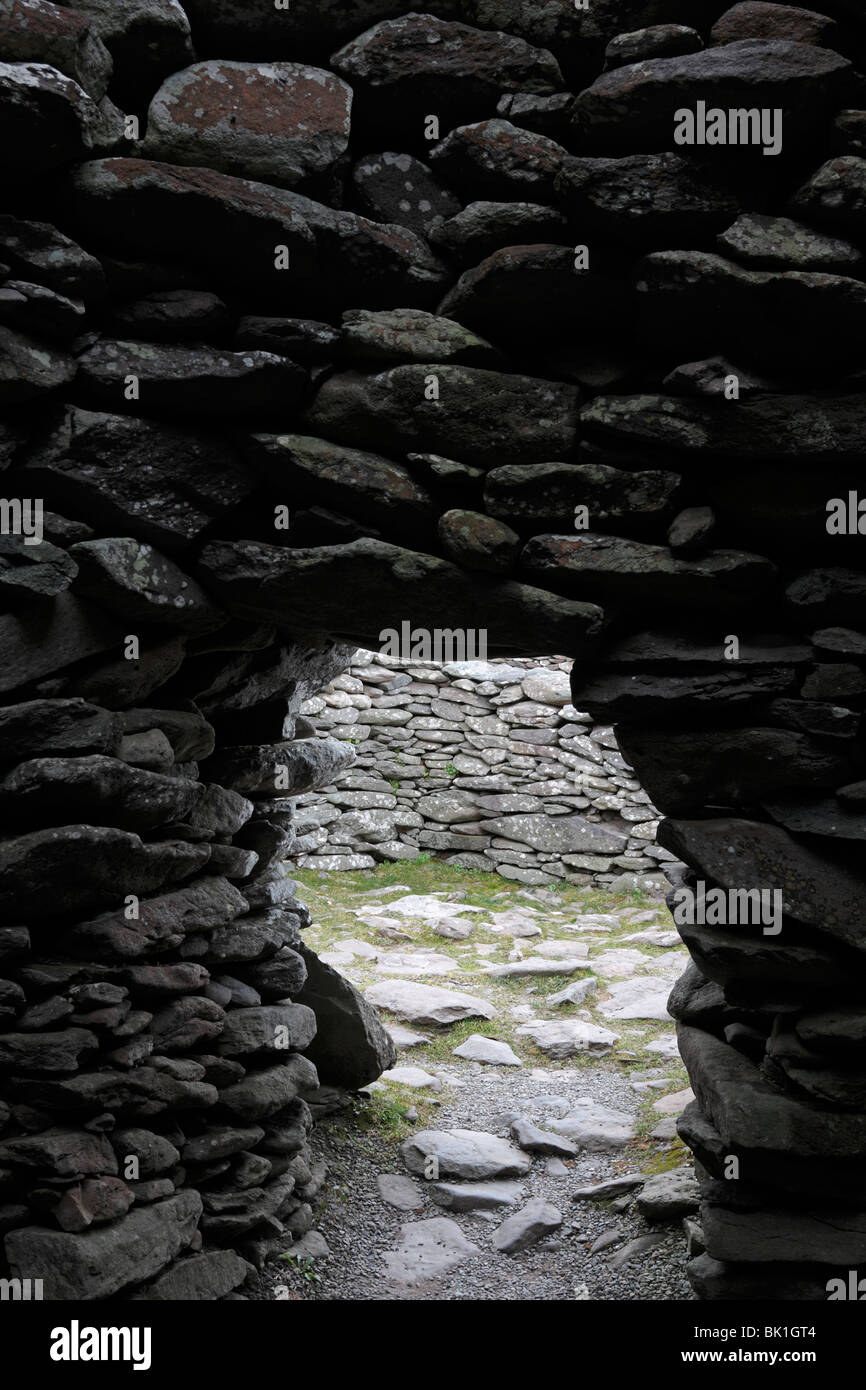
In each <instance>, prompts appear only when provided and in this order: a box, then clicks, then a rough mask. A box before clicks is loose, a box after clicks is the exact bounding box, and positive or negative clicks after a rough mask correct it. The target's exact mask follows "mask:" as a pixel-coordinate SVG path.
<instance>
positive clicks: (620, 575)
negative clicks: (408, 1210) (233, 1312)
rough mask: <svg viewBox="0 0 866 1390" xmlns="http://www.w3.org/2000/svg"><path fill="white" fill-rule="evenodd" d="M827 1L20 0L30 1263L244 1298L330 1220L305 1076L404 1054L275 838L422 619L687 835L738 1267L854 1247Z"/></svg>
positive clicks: (845, 627) (690, 1135)
mask: <svg viewBox="0 0 866 1390" xmlns="http://www.w3.org/2000/svg"><path fill="white" fill-rule="evenodd" d="M821 8H822V14H820V15H815V14H812V13H810V12H808V11H806V12H804V11H803V9H802V8H799V7H789V6H785V5H772V4H764V3H750V2H747V3H741V4H736V5H734V6H733V7H730V6H728V5H727V4H725V3H723V2H722V3H720V0H588V3H587V4H586V5H585V6H581V7H578V6H576V5H574V4H573V3H571V0H501V2H500V0H498V2H497V3H496V4H492V3H488V0H431V5H430V7H429V12H425V13H414V12H413V13H409V12H407V9H406V6H405V5H401V4H400V3H399V0H351V3H349V4H347V3H345V0H296V3H294V4H291V5H289V6H285V7H284V6H282V5H276V4H272V3H266V0H251V2H250V3H239V0H187V3H186V4H181V3H179V0H116V3H112V4H111V5H108V4H106V3H104V0H70V3H67V4H62V5H55V4H53V3H50V0H11V3H7V4H6V5H4V7H3V10H2V13H0V118H2V121H3V129H4V139H3V141H2V143H0V169H2V179H0V204H2V210H0V266H2V271H0V273H2V277H3V279H2V285H0V402H2V405H3V408H4V418H3V423H2V426H0V469H2V487H3V497H2V503H3V506H2V526H0V532H2V534H0V598H2V612H0V650H2V656H3V659H2V663H0V694H2V699H3V705H2V708H0V759H2V769H0V777H2V780H0V801H2V807H3V811H4V813H5V815H4V820H3V830H2V842H0V909H2V913H3V926H2V928H0V961H2V981H0V1080H2V1099H0V1232H2V1238H3V1260H4V1262H5V1263H4V1268H3V1273H4V1274H5V1273H6V1272H7V1271H8V1272H9V1273H10V1275H11V1276H12V1277H20V1278H31V1279H36V1278H41V1279H43V1280H44V1283H45V1291H46V1296H48V1297H51V1298H57V1299H62V1298H69V1297H78V1296H80V1297H83V1298H87V1299H99V1298H103V1297H113V1296H121V1297H130V1296H143V1297H145V1298H151V1299H153V1298H175V1297H206V1298H221V1297H234V1296H236V1291H237V1289H238V1288H239V1287H240V1286H242V1285H243V1283H244V1281H245V1280H246V1278H247V1267H248V1265H249V1264H250V1263H251V1262H256V1261H260V1260H262V1259H264V1258H266V1256H267V1255H268V1254H269V1253H270V1252H273V1251H274V1250H277V1249H285V1248H286V1245H287V1244H288V1242H289V1239H290V1237H291V1236H292V1235H293V1234H295V1233H298V1232H301V1231H303V1229H304V1227H305V1225H306V1224H308V1222H309V1220H310V1219H311V1218H310V1207H309V1202H310V1199H311V1197H312V1195H313V1194H314V1192H315V1190H316V1188H317V1185H318V1184H319V1182H320V1180H321V1176H320V1174H317V1173H316V1172H314V1171H313V1170H312V1169H311V1168H310V1165H309V1163H308V1160H307V1149H306V1137H305V1136H306V1133H307V1129H308V1126H309V1124H310V1122H311V1118H312V1117H313V1116H314V1114H315V1112H316V1110H317V1109H321V1107H322V1106H324V1105H326V1104H328V1103H329V1096H330V1093H329V1091H328V1087H329V1086H332V1085H335V1084H337V1085H338V1084H343V1085H355V1086H357V1085H360V1084H362V1083H363V1082H364V1081H366V1080H369V1079H370V1078H371V1077H372V1076H375V1075H376V1074H377V1072H378V1071H380V1070H381V1069H382V1067H383V1066H388V1065H389V1064H390V1062H391V1061H392V1060H393V1052H392V1050H391V1048H390V1044H389V1043H388V1040H387V1038H385V1036H384V1034H383V1032H382V1030H381V1028H380V1026H379V1024H378V1023H377V1021H376V1018H375V1016H374V1015H373V1014H372V1013H371V1012H370V1010H368V1009H367V1010H365V1008H364V1006H363V1004H362V1003H361V1001H359V1000H358V999H357V998H356V997H355V996H354V995H353V994H352V992H351V990H350V989H349V987H348V986H347V985H345V984H344V983H342V982H341V981H340V978H339V977H338V976H337V975H335V974H334V973H333V972H330V973H329V971H328V969H327V967H326V966H323V965H322V964H321V963H319V962H317V961H316V959H315V956H314V955H313V954H312V953H311V952H308V951H306V950H305V948H304V946H303V943H302V941H301V939H300V933H301V930H302V928H303V926H304V923H305V921H306V920H307V918H306V911H305V909H304V907H303V905H302V904H301V903H300V902H299V900H298V899H297V897H296V895H295V892H294V887H293V884H292V882H291V880H289V879H287V878H286V877H285V876H284V873H283V871H282V869H281V867H280V866H281V864H282V862H283V861H284V860H285V858H286V856H287V855H290V854H291V851H292V841H293V837H294V836H295V834H296V829H295V816H296V810H297V808H296V806H295V800H294V799H295V797H297V796H302V795H304V794H306V793H308V792H310V791H313V790H315V789H317V788H320V787H324V786H330V785H334V783H335V778H336V777H337V776H338V775H339V774H340V773H342V772H345V771H346V770H348V768H349V767H350V766H351V764H352V762H353V759H354V749H353V747H352V745H350V744H348V743H346V742H341V741H340V740H338V739H335V738H331V737H318V736H316V734H315V730H313V729H312V728H311V726H309V724H308V723H307V722H302V721H303V719H304V717H303V716H301V717H300V718H299V712H300V707H301V705H302V704H303V702H304V700H306V699H308V698H310V697H312V696H313V695H314V694H315V692H316V691H318V690H319V689H321V688H322V687H323V686H324V685H326V684H327V683H328V682H329V681H331V680H333V679H334V677H335V676H337V675H338V673H339V672H340V671H342V670H345V668H346V667H347V666H348V664H349V661H350V659H351V652H352V651H353V650H354V649H355V648H357V647H358V646H364V647H367V648H370V647H374V646H376V645H377V643H378V641H379V633H380V631H381V630H382V629H384V628H387V627H396V628H400V627H401V625H402V624H403V623H404V622H408V623H410V625H411V626H412V627H413V628H418V629H423V630H427V631H431V630H438V629H449V630H453V629H457V628H459V629H461V630H466V631H469V630H472V631H477V630H481V629H485V630H486V631H487V632H488V650H489V654H490V655H491V656H496V657H508V658H511V657H512V656H521V655H522V656H526V655H527V654H529V653H532V652H538V651H543V652H562V653H564V654H565V655H566V656H568V657H570V658H571V659H572V660H573V661H574V667H573V670H572V675H571V683H572V701H573V704H574V707H575V709H577V710H586V711H587V712H588V713H589V714H590V715H591V716H592V717H593V719H594V720H595V721H597V722H598V723H603V724H605V725H607V724H612V725H615V727H616V731H617V739H618V743H619V746H620V749H621V750H622V755H623V757H624V758H625V759H626V761H627V762H628V763H629V764H630V765H631V766H632V767H633V768H634V770H635V773H636V776H637V778H638V779H639V781H640V783H641V785H642V786H643V787H644V788H645V790H646V793H647V795H648V796H649V797H650V798H651V800H652V802H653V803H654V805H655V806H656V807H658V808H659V811H660V812H661V814H662V815H663V816H664V820H663V821H662V823H661V825H660V827H659V842H660V843H661V844H662V846H663V847H665V848H666V849H667V850H668V851H669V852H670V853H672V854H674V855H676V856H677V857H678V858H679V859H681V860H682V861H683V862H684V863H685V864H687V865H688V866H689V867H688V870H687V872H686V873H685V878H683V875H682V871H681V872H680V874H679V876H677V875H674V877H676V878H677V882H678V887H679V889H680V890H682V889H686V890H688V891H687V893H686V902H685V906H686V907H687V906H688V901H689V894H691V897H692V909H693V910H692V918H691V920H689V916H688V912H687V911H686V912H685V913H683V912H680V914H679V917H678V923H679V925H680V928H681V932H682V935H683V937H684V939H685V941H686V944H687V945H688V947H689V950H690V952H691V955H692V958H693V965H692V966H691V968H690V970H689V971H688V973H687V975H686V976H685V977H684V979H683V980H682V981H681V982H680V983H679V984H678V985H677V987H676V988H675V990H674V992H673V996H672V999H671V1005H670V1007H671V1010H672V1012H673V1013H674V1014H675V1016H676V1017H677V1019H678V1020H679V1022H680V1036H681V1047H682V1052H683V1056H684V1058H685V1060H686V1063H687V1065H688V1068H689V1072H690V1075H691V1079H692V1085H693V1088H694V1091H695V1093H696V1096H697V1099H696V1101H695V1103H694V1104H693V1105H691V1106H690V1107H689V1108H688V1110H687V1111H686V1113H685V1114H684V1116H683V1117H682V1119H681V1121H680V1126H681V1131H682V1134H683V1136H684V1137H685V1139H686V1140H687V1142H688V1143H689V1144H690V1145H691V1146H692V1148H693V1149H694V1151H695V1153H696V1155H697V1158H698V1161H699V1175H700V1179H701V1186H702V1194H703V1225H704V1230H705V1233H706V1240H707V1253H706V1254H705V1255H702V1256H700V1257H699V1258H697V1259H696V1260H694V1261H693V1262H692V1264H691V1266H690V1276H691V1278H692V1281H693V1285H694V1287H695V1289H696V1290H697V1292H698V1293H699V1295H700V1296H702V1297H708V1298H732V1297H734V1298H735V1297H740V1296H744V1297H755V1298H768V1297H769V1298H774V1297H776V1298H779V1297H781V1298H785V1297H791V1298H796V1299H808V1298H826V1297H827V1296H828V1291H829V1290H830V1289H831V1288H832V1287H834V1282H833V1281H836V1280H838V1281H839V1283H840V1284H841V1285H842V1286H843V1287H848V1286H849V1276H852V1277H853V1276H856V1277H860V1276H862V1275H863V1274H864V1273H866V1233H864V1232H866V1225H864V1220H866V1218H864V1213H866V1191H864V1184H863V1155H864V1152H866V1095H864V1090H863V1081H862V1075H863V1064H864V1059H866V948H864V941H866V937H864V914H863V901H864V890H866V873H864V867H863V853H862V850H863V840H864V837H866V829H864V827H866V811H864V807H866V782H864V777H866V745H864V736H863V709H864V704H866V631H864V629H866V623H864V597H866V563H864V554H863V534H864V524H866V523H864V520H863V509H864V503H863V502H862V500H861V499H860V494H859V489H860V488H861V487H862V458H863V454H864V449H866V423H864V422H866V414H864V401H866V395H864V389H863V371H864V362H863V351H862V342H863V333H862V327H863V323H864V317H866V290H864V279H863V274H864V271H863V266H864V260H863V257H864V251H866V213H864V206H866V201H864V200H866V192H864V190H866V158H864V155H866V149H864V139H866V136H864V130H866V114H864V108H866V95H864V79H863V75H862V74H863V71H864V39H866V23H864V19H863V14H862V7H861V5H860V2H859V0H824V3H823V4H822V7H821ZM683 112H685V117H684V116H683ZM752 112H753V113H754V115H750V113H752ZM740 113H745V114H740ZM710 130H711V131H712V138H710ZM729 137H730V138H729ZM303 810H304V812H305V813H306V807H304V808H303ZM576 810H577V813H578V814H579V811H580V808H576ZM761 891H763V892H766V893H769V894H775V895H777V903H776V907H777V909H778V910H774V912H773V914H772V915H769V914H768V915H767V916H766V917H765V918H762V917H761V916H760V915H758V916H754V915H753V916H749V915H748V914H747V913H744V912H743V910H742V909H743V895H746V897H745V902H746V904H748V902H749V901H750V900H749V898H748V895H749V894H756V893H757V894H759V893H760V892H761ZM709 892H712V893H714V894H720V895H721V899H719V898H714V899H713V912H712V914H710V913H708V912H707V911H706V907H707V901H708V893H709ZM672 901H673V900H672ZM720 901H721V906H720V905H719V904H720ZM758 903H759V906H760V898H759V899H758ZM674 906H675V907H676V908H678V909H679V908H683V906H684V905H683V903H682V902H675V903H674ZM766 928H771V930H767V929H766ZM305 999H309V1000H310V1001H311V1003H312V1008H310V1006H309V1005H307V1004H306V1003H305ZM314 1029H315V1032H314ZM317 1067H318V1069H319V1074H318V1075H317V1072H316V1068H317ZM320 1083H324V1085H321V1084H320ZM855 1282H856V1280H855Z"/></svg>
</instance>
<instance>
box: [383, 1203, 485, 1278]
mask: <svg viewBox="0 0 866 1390" xmlns="http://www.w3.org/2000/svg"><path fill="white" fill-rule="evenodd" d="M400 1237H401V1239H400V1245H399V1247H398V1249H397V1250H388V1251H386V1252H385V1253H384V1254H383V1256H382V1258H383V1260H384V1261H385V1268H386V1270H387V1274H388V1277H389V1279H391V1280H393V1281H394V1283H396V1284H401V1285H413V1284H419V1283H422V1282H423V1281H425V1280H427V1279H437V1278H439V1277H440V1276H441V1275H443V1274H447V1273H448V1272H449V1271H450V1270H452V1269H454V1268H456V1266H457V1265H459V1264H462V1263H463V1261H464V1260H466V1259H468V1258H469V1257H470V1256H472V1255H477V1254H479V1253H480V1252H479V1249H478V1246H477V1245H473V1244H472V1242H471V1241H470V1240H467V1239H466V1237H465V1236H464V1234H463V1232H462V1231H461V1229H460V1227H459V1226H458V1225H457V1223H456V1221H450V1220H449V1219H448V1218H447V1217H444V1216H440V1217H433V1218H432V1219H431V1220H430V1221H413V1222H409V1223H408V1224H407V1225H405V1226H401V1228H400Z"/></svg>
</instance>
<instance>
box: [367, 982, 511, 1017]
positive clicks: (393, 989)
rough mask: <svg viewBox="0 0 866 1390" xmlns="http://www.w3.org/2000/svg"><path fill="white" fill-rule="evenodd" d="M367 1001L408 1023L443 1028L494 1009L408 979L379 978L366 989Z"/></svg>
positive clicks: (491, 1013)
mask: <svg viewBox="0 0 866 1390" xmlns="http://www.w3.org/2000/svg"><path fill="white" fill-rule="evenodd" d="M365 997H366V998H367V1000H368V1001H369V1002H370V1003H371V1004H375V1005H376V1006H377V1008H380V1009H386V1010H387V1011H388V1013H393V1014H396V1015H397V1017H398V1018H402V1019H404V1020H405V1021H406V1022H408V1023H420V1024H421V1025H422V1026H424V1025H427V1026H428V1027H445V1026H447V1025H448V1024H449V1023H459V1022H460V1020H461V1019H464V1018H493V1017H494V1016H495V1013H496V1010H495V1009H494V1008H493V1006H492V1005H491V1004H488V1003H487V1002H486V1001H485V1000H483V999H477V998H475V997H474V996H473V995H471V994H463V993H460V992H459V991H457V990H450V989H441V988H439V987H438V986H436V985H421V984H416V983H415V982H414V981H410V980H382V981H380V982H378V983H377V984H375V985H371V986H370V987H369V989H368V990H367V991H366V996H365Z"/></svg>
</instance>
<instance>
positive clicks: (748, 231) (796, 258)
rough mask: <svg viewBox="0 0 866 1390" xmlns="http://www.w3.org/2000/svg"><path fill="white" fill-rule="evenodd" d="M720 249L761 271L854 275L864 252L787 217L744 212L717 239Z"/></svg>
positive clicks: (861, 262)
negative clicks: (805, 271) (801, 271)
mask: <svg viewBox="0 0 866 1390" xmlns="http://www.w3.org/2000/svg"><path fill="white" fill-rule="evenodd" d="M716 241H717V243H718V247H719V250H720V251H722V252H723V253H724V254H726V255H729V256H733V258H734V260H737V261H740V262H742V264H743V265H747V266H754V267H755V268H756V269H759V270H792V269H796V270H824V271H828V272H830V273H831V274H836V275H855V274H856V273H857V271H858V270H859V268H860V267H861V266H862V264H863V256H862V253H861V252H860V251H859V250H858V249H857V247H856V246H854V245H852V243H851V242H850V241H842V240H840V238H838V237H832V236H826V235H822V233H820V232H815V231H812V229H811V228H810V227H805V226H804V225H803V223H802V222H793V221H791V219H790V218H788V217H767V216H762V215H761V214H759V213H743V214H742V216H740V217H738V218H737V220H736V222H734V223H732V224H731V226H730V227H728V228H727V230H726V231H724V232H722V233H721V234H720V235H719V236H718V237H717V238H716Z"/></svg>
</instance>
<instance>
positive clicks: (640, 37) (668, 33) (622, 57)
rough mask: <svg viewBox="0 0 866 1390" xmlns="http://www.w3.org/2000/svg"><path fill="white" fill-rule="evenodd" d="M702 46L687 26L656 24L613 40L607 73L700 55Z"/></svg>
mask: <svg viewBox="0 0 866 1390" xmlns="http://www.w3.org/2000/svg"><path fill="white" fill-rule="evenodd" d="M738 37H740V38H743V37H745V35H738ZM774 37H775V36H774ZM703 46H704V45H703V42H702V40H701V36H700V34H699V33H698V32H697V30H695V29H689V28H687V27H686V25H684V24H654V25H652V26H651V27H650V28H647V29H635V30H633V31H632V32H631V33H630V34H617V36H616V38H614V39H611V41H610V43H609V44H608V46H607V48H606V49H605V50H604V57H605V71H606V72H610V71H611V70H612V69H613V68H621V67H624V66H625V65H626V64H627V63H644V62H646V61H647V60H648V59H650V58H678V57H680V56H681V55H682V54H684V53H697V52H699V51H700V49H702V48H703Z"/></svg>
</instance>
